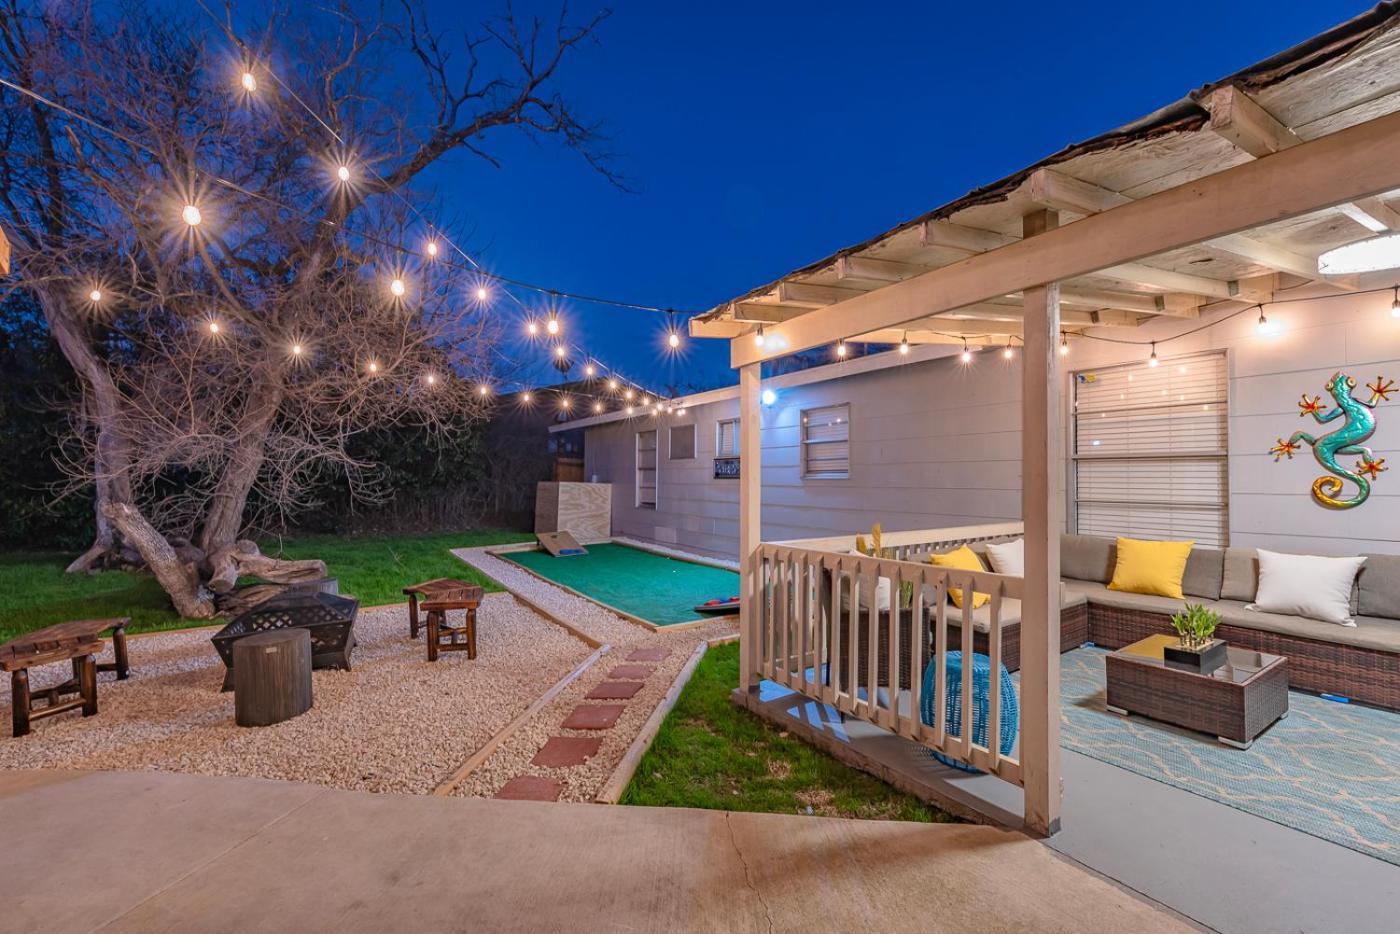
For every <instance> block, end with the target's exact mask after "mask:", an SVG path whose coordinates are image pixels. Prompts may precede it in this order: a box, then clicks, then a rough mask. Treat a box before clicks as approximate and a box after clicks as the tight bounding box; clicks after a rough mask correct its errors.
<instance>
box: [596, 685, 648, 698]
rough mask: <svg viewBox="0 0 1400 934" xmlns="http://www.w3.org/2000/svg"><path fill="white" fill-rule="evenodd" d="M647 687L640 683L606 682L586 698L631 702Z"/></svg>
mask: <svg viewBox="0 0 1400 934" xmlns="http://www.w3.org/2000/svg"><path fill="white" fill-rule="evenodd" d="M644 687H646V685H645V684H643V683H642V682H640V681H604V682H603V683H602V684H600V685H598V686H597V687H596V688H594V689H593V690H591V691H589V692H588V693H587V694H585V695H584V697H585V698H586V699H587V700H631V699H632V698H633V697H636V696H637V692H638V691H640V690H641V689H642V688H644Z"/></svg>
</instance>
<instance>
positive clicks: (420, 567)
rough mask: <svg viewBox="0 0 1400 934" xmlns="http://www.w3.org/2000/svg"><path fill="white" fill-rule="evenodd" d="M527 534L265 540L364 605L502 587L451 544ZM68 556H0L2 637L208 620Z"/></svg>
mask: <svg viewBox="0 0 1400 934" xmlns="http://www.w3.org/2000/svg"><path fill="white" fill-rule="evenodd" d="M529 538H530V535H529V534H528V533H525V532H510V531H502V530H497V529H488V530H477V531H471V532H442V533H435V534H430V535H423V534H419V535H365V536H357V537H344V536H331V535H326V536H320V535H318V536H307V537H304V538H296V539H290V538H289V539H286V540H284V541H277V540H272V541H265V542H263V550H264V551H265V552H266V553H268V554H273V555H284V556H286V557H289V558H312V557H314V558H321V559H323V560H325V562H326V564H327V566H328V567H329V570H330V574H331V576H332V577H336V578H338V579H339V580H340V590H341V592H342V593H346V594H351V595H353V596H356V597H359V598H360V603H361V605H363V606H375V605H376V604H381V603H398V602H400V601H401V600H403V593H402V591H403V588H404V586H405V585H406V584H411V583H413V582H415V581H420V580H427V579H428V578H432V577H457V578H461V579H463V580H472V581H475V582H477V583H480V584H481V585H482V586H483V587H485V588H486V589H487V590H500V589H501V588H500V586H499V585H498V584H497V583H496V582H495V581H493V580H490V579H489V578H486V577H484V576H483V575H481V574H479V573H477V572H476V571H475V570H474V569H472V568H470V567H468V566H467V565H466V564H464V563H462V562H461V561H459V560H457V559H456V558H454V557H453V556H452V555H451V553H450V552H449V551H448V549H450V548H462V547H467V546H471V545H499V544H504V543H507V542H518V541H524V540H527V539H529ZM72 557H73V556H72V555H68V554H56V553H51V552H8V553H5V554H0V641H3V640H5V639H10V638H13V637H14V636H17V635H19V634H20V633H23V632H27V631H29V630H31V629H38V628H40V627H41V626H47V625H49V624H51V623H57V622H62V621H63V620H68V619H95V618H101V617H106V616H130V617H131V630H132V631H133V632H140V631H144V630H152V629H178V628H181V627H183V626H199V625H207V624H208V622H209V621H208V620H182V619H180V617H179V616H177V615H176V613H175V611H174V610H173V609H172V608H171V606H170V601H169V600H168V599H167V598H166V596H165V593H164V591H162V590H161V589H160V586H159V585H158V584H156V582H155V579H154V578H152V577H150V576H149V575H146V574H132V573H128V572H125V571H98V572H95V573H92V574H65V573H64V572H63V569H64V567H66V566H67V564H68V562H69V561H71V560H72Z"/></svg>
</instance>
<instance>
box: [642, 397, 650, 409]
mask: <svg viewBox="0 0 1400 934" xmlns="http://www.w3.org/2000/svg"><path fill="white" fill-rule="evenodd" d="M649 405H651V396H642V408H646V407H647V406H649Z"/></svg>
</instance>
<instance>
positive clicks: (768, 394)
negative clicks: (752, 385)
mask: <svg viewBox="0 0 1400 934" xmlns="http://www.w3.org/2000/svg"><path fill="white" fill-rule="evenodd" d="M759 399H760V400H761V401H762V402H763V404H764V405H772V404H773V403H774V402H777V401H778V394H777V393H776V392H774V391H773V390H771V389H765V390H763V393H762V394H761V395H760V396H759Z"/></svg>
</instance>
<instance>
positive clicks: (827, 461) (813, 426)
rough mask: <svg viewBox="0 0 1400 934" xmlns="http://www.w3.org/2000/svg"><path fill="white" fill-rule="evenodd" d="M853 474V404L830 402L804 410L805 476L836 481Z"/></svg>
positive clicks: (803, 457) (803, 466)
mask: <svg viewBox="0 0 1400 934" xmlns="http://www.w3.org/2000/svg"><path fill="white" fill-rule="evenodd" d="M850 475H851V407H850V406H849V405H829V406H826V407H824V408H820V409H807V410H806V411H804V412H803V413H802V476H803V477H804V478H806V479H811V480H834V479H841V478H842V477H849V476H850Z"/></svg>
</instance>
